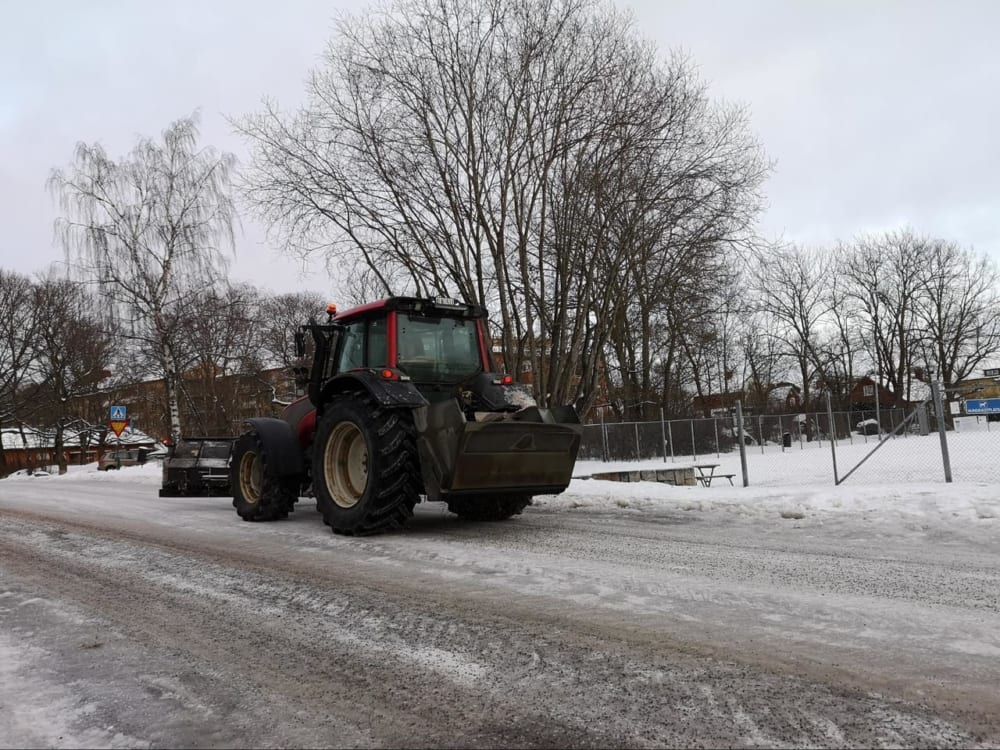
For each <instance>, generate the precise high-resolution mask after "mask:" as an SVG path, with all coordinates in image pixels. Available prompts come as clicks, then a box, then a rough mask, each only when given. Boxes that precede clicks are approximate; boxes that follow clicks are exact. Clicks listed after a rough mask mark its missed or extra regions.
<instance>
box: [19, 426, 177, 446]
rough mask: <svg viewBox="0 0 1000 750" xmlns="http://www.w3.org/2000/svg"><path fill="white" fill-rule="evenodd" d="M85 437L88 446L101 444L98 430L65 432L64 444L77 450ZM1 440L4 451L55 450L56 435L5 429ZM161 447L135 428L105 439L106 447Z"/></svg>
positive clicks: (38, 431)
mask: <svg viewBox="0 0 1000 750" xmlns="http://www.w3.org/2000/svg"><path fill="white" fill-rule="evenodd" d="M81 433H84V435H83V437H84V439H85V440H86V443H87V445H88V446H97V445H99V444H100V433H99V432H98V431H97V430H96V429H89V430H76V429H73V430H69V429H68V430H66V431H64V432H63V444H64V445H65V446H66V447H67V448H75V447H79V445H80V436H81ZM0 439H2V440H3V447H4V450H19V449H23V448H54V447H55V442H56V437H55V433H54V432H52V431H47V430H37V429H35V428H33V427H26V426H25V427H4V428H3V429H2V430H0ZM119 443H120V444H121V445H145V444H153V445H159V441H158V440H156V439H155V438H152V437H150V436H149V435H147V434H146V433H145V432H142V431H141V430H137V429H135V428H134V427H131V426H129V427H126V428H125V430H124V431H123V432H122V435H121V438H117V437H115V434H114V433H113V432H108V434H107V435H106V436H105V438H104V444H105V445H118V444H119Z"/></svg>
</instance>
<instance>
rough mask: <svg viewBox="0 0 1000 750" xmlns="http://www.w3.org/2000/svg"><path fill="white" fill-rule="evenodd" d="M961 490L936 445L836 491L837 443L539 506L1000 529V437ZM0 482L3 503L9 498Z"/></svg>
mask: <svg viewBox="0 0 1000 750" xmlns="http://www.w3.org/2000/svg"><path fill="white" fill-rule="evenodd" d="M875 444H876V441H875V439H874V438H872V439H871V440H869V441H867V442H865V440H864V439H862V438H859V439H857V440H855V442H854V443H853V444H849V443H843V442H842V443H841V444H840V445H839V446H838V448H837V461H838V466H839V469H840V475H841V476H843V475H844V474H845V473H846V472H847V471H849V470H850V469H851V468H852V467H853V466H854V465H855V464H856V463H858V462H859V461H860V460H861V459H863V458H864V457H865V455H866V454H867V453H869V452H870V451H871V449H872V448H874V447H875ZM949 446H950V447H951V457H952V472H953V476H954V478H955V479H954V481H953V482H952V483H946V482H945V481H944V472H943V468H942V464H941V452H940V442H939V440H938V437H937V436H936V435H931V436H927V437H919V436H910V437H906V438H897V439H894V440H893V439H890V440H887V441H886V442H885V444H884V445H883V447H882V448H881V449H879V450H878V451H877V452H876V453H875V454H874V455H873V456H871V457H870V458H869V459H868V460H867V461H866V462H865V463H864V464H863V465H862V466H861V467H860V468H859V469H858V470H857V471H856V472H855V473H854V474H853V475H852V476H851V477H849V478H848V479H847V480H846V481H845V482H843V483H842V484H840V485H835V484H834V481H833V468H832V458H831V452H830V445H829V442H824V443H823V444H822V446H818V445H817V444H805V445H804V446H800V445H799V444H798V443H796V444H794V445H793V446H792V448H790V449H785V451H782V450H781V448H780V447H774V446H768V447H767V448H766V449H765V450H766V452H764V453H763V454H762V453H761V449H760V448H759V447H755V448H753V449H750V450H748V453H747V463H748V476H749V481H750V484H749V486H747V487H743V486H742V471H741V466H740V457H739V454H738V453H732V454H726V453H723V454H721V455H720V456H717V455H715V454H710V455H708V456H700V457H699V458H698V461H697V463H700V464H704V463H717V464H719V466H718V468H716V469H715V473H716V474H717V475H721V474H734V475H735V476H734V479H733V482H734V484H733V485H732V486H731V485H730V484H729V481H728V480H726V479H725V478H719V477H717V478H716V479H715V481H713V483H712V485H711V487H702V486H701V485H697V486H693V487H674V486H670V485H666V484H659V483H656V482H648V481H644V482H613V481H607V480H599V479H590V478H585V477H590V476H592V475H594V474H601V473H604V472H614V471H622V470H629V469H647V470H648V469H658V468H660V469H662V468H677V467H682V466H692V465H693V464H694V463H695V462H693V461H692V460H691V459H690V457H688V458H687V459H684V458H681V457H677V458H676V459H675V461H674V462H669V461H668V462H664V461H662V460H652V461H642V462H634V461H633V462H607V463H605V462H600V461H578V462H577V464H576V468H575V470H574V472H573V473H574V477H575V478H574V479H573V481H572V483H571V484H570V486H569V488H568V489H567V490H566V492H565V493H563V494H562V495H558V496H545V497H539V498H536V499H535V504H536V505H539V506H547V507H551V508H560V509H590V510H601V509H611V510H621V509H624V508H631V509H634V510H641V511H644V512H646V513H656V512H657V511H665V512H674V511H678V510H682V511H722V512H727V513H733V514H738V515H742V516H764V517H767V516H777V517H783V518H786V519H787V518H791V519H796V518H802V517H804V516H806V515H811V516H823V515H831V514H832V515H841V516H842V515H844V514H848V515H852V516H856V517H858V518H859V519H863V520H865V521H877V522H880V523H889V524H891V523H906V524H908V525H912V524H918V525H920V524H923V525H928V524H940V523H945V524H953V523H962V524H979V525H985V526H990V525H992V524H997V525H998V528H1000V521H998V520H997V519H998V518H1000V430H997V431H993V432H991V433H988V434H987V433H969V434H965V435H955V434H949ZM67 480H71V481H72V482H73V483H74V484H76V483H77V482H79V481H84V482H88V483H89V482H95V483H100V482H114V483H117V482H128V483H134V484H136V485H144V486H149V487H151V488H152V487H158V486H159V484H160V481H161V465H160V464H159V463H158V462H151V463H149V464H147V465H146V466H142V467H128V468H123V469H121V470H119V471H109V472H101V471H97V469H96V464H89V465H87V466H70V467H69V472H68V474H67V475H65V476H64V477H58V476H54V475H52V476H30V475H27V474H26V473H25V472H19V473H18V474H16V475H14V476H11V477H8V478H7V479H6V480H4V481H6V482H56V483H59V482H65V481H67ZM2 488H3V481H0V496H2V494H3V489H2ZM75 502H76V503H77V504H82V505H84V506H85V505H86V504H87V503H89V502H100V496H99V495H97V496H92V495H88V497H87V498H77V499H76V501H75Z"/></svg>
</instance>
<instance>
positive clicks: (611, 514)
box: [0, 438, 1000, 747]
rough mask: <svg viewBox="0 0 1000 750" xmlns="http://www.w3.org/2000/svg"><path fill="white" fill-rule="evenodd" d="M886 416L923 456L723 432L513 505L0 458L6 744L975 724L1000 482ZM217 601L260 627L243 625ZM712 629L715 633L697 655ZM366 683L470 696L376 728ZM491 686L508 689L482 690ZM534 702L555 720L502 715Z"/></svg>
mask: <svg viewBox="0 0 1000 750" xmlns="http://www.w3.org/2000/svg"><path fill="white" fill-rule="evenodd" d="M921 441H923V442H921ZM896 442H897V443H900V444H903V443H905V444H906V445H907V446H908V451H907V452H905V453H899V455H894V458H893V460H894V461H896V462H899V463H900V465H901V466H902V465H903V464H902V462H903V461H904V459H906V460H907V461H909V464H907V465H908V466H910V470H912V471H914V472H916V471H919V470H922V469H925V468H927V467H926V466H923V465H922V464H924V463H927V464H932V466H931V467H930V468H931V471H929V472H928V474H929V478H928V479H927V480H925V481H917V482H909V483H899V482H890V481H877V480H874V479H873V478H872V477H870V476H868V477H866V476H865V475H864V474H862V473H861V472H858V474H857V475H855V476H854V477H852V478H851V479H850V480H848V482H847V483H845V484H843V485H841V486H839V487H836V486H834V485H833V481H832V471H830V469H829V466H828V464H827V463H826V462H828V461H829V453H828V450H829V446H828V444H825V447H826V450H825V451H820V450H815V449H813V448H812V447H809V448H806V449H798V448H797V446H796V447H795V448H793V449H792V450H790V451H786V452H785V453H780V452H779V453H776V454H770V455H765V456H760V455H759V454H758V456H757V457H756V458H755V457H754V456H753V455H751V456H750V459H749V460H750V477H751V482H752V484H751V486H750V487H742V486H740V481H739V476H740V468H739V459H738V456H733V457H729V456H723V457H721V458H713V457H711V456H710V457H708V458H707V459H706V457H699V462H704V461H706V460H707V461H708V462H713V463H714V462H718V463H720V464H721V466H720V467H719V469H718V471H719V472H725V473H734V474H736V477H737V480H736V486H730V485H729V484H728V482H727V481H725V480H717V481H716V482H714V483H713V484H712V486H711V487H702V486H693V487H673V486H668V485H662V484H658V483H654V482H636V483H622V482H611V481H602V480H596V479H586V478H583V477H585V476H588V475H591V474H594V473H599V472H603V471H609V470H614V469H616V468H635V465H634V464H628V465H615V464H603V463H600V462H580V463H579V464H578V465H577V467H576V471H575V474H576V475H578V476H579V477H580V478H577V479H574V480H573V482H572V484H571V485H570V487H569V488H568V490H567V491H566V492H565V493H563V494H562V495H559V496H547V497H539V498H536V502H535V506H536V507H535V508H530V509H528V510H527V511H526V512H525V514H524V516H523V517H521V518H520V519H518V520H516V521H513V522H511V523H508V524H494V525H489V524H478V525H477V524H463V523H460V522H457V521H456V520H455V518H454V517H453V516H451V515H450V514H448V513H447V512H446V511H445V509H444V507H443V504H440V503H437V504H425V505H422V506H420V507H418V511H417V515H416V517H415V518H414V519H413V522H412V523H411V527H410V528H409V529H408V530H406V531H404V532H402V533H398V534H387V535H384V536H380V537H372V538H360V539H355V538H349V537H337V536H334V535H332V534H330V533H329V530H328V529H326V528H325V527H324V526H323V525H322V523H321V521H320V519H319V517H318V514H317V513H316V512H315V511H314V510H312V508H311V503H310V502H309V501H303V502H302V504H301V506H300V508H299V510H298V511H297V512H296V513H294V514H293V516H292V517H291V518H289V519H288V520H287V521H282V522H279V523H274V524H248V523H241V522H239V520H238V519H237V517H236V515H235V512H234V511H233V509H232V507H231V505H230V502H229V500H228V499H227V498H220V497H214V498H198V497H193V498H163V499H161V498H158V497H157V494H156V491H157V488H158V487H159V485H160V481H161V467H160V465H159V464H157V463H151V464H149V465H146V466H142V467H126V468H123V469H121V470H119V471H111V472H98V471H97V470H96V466H95V465H93V464H91V465H89V466H83V467H79V466H75V467H70V471H69V473H68V474H67V475H65V476H62V477H60V476H55V475H51V476H28V475H26V474H23V473H22V474H19V475H17V476H12V477H9V478H7V479H4V480H0V518H3V520H4V524H3V526H2V527H0V552H3V553H4V554H3V555H0V573H2V574H3V578H2V583H0V623H2V624H3V625H4V627H3V628H0V678H2V679H0V747H6V746H11V747H12V746H20V745H34V746H80V745H87V746H95V747H96V746H105V747H115V746H136V747H137V746H144V745H147V744H149V745H163V744H166V745H171V744H173V745H178V744H180V745H184V744H193V743H195V742H196V741H197V740H198V738H200V737H204V736H212V737H215V738H216V740H215V742H214V744H216V745H219V746H222V745H225V746H233V745H237V744H239V743H247V744H248V746H257V745H259V746H263V745H273V746H281V745H293V744H295V745H303V744H304V745H310V744H320V745H322V744H326V745H336V744H338V742H339V743H341V744H349V745H365V744H367V745H381V746H386V745H388V746H393V745H394V744H399V743H402V742H403V741H404V739H405V738H406V737H408V736H409V738H410V741H411V742H417V743H418V744H421V741H423V742H422V744H430V745H434V744H442V743H444V742H445V740H444V734H434V732H436V731H437V732H444V733H447V732H458V731H463V727H466V726H469V727H472V728H474V729H475V728H476V727H480V726H482V727H494V726H497V727H502V728H500V729H496V730H494V729H490V731H496V732H498V734H496V735H489V738H488V739H485V740H484V739H482V738H481V736H480V735H479V734H476V733H475V732H473V733H470V734H469V735H462V736H463V737H465V739H466V740H467V741H468V742H469V743H470V744H475V742H476V741H478V742H479V743H480V744H486V745H490V744H494V745H495V744H500V745H502V744H527V745H532V744H536V745H537V744H560V743H559V742H556V740H555V739H553V737H552V736H549V735H547V734H544V732H547V731H549V730H550V729H551V728H552V727H563V726H570V727H572V728H573V730H574V731H579V732H580V733H581V734H579V735H571V736H560V737H561V744H563V745H573V744H586V743H587V742H590V743H591V744H637V745H638V744H643V743H644V742H645V744H646V745H647V746H648V745H656V746H664V745H690V744H692V742H694V743H695V744H697V743H698V742H700V743H701V744H714V745H732V744H740V745H749V744H753V745H757V746H782V745H785V746H803V745H812V746H830V745H834V746H859V745H860V746H873V745H878V744H885V745H895V746H914V745H934V746H972V745H976V744H987V745H988V744H990V743H991V742H993V741H994V740H995V739H996V738H997V737H1000V734H998V733H997V730H996V727H995V722H994V723H990V721H992V720H990V719H984V718H983V717H984V716H986V717H988V716H996V715H1000V710H998V711H996V712H995V711H994V710H993V708H992V707H993V706H994V704H996V706H998V707H1000V697H998V692H997V690H996V688H995V685H997V684H1000V677H998V675H1000V637H998V636H997V633H1000V630H998V629H997V617H998V604H997V598H996V597H997V594H996V592H997V590H998V589H997V587H996V569H997V568H998V567H1000V566H998V565H997V564H996V560H997V558H998V553H997V548H998V531H1000V525H998V524H1000V521H998V520H997V518H998V516H1000V492H998V491H997V486H996V485H995V484H990V483H987V482H968V481H965V482H958V481H956V483H954V484H950V485H949V484H945V483H944V482H943V481H941V479H940V478H939V477H935V476H933V475H934V474H935V473H936V471H937V470H938V469H939V467H940V463H939V458H937V461H938V463H936V464H933V462H934V460H935V456H934V455H933V451H932V448H933V447H934V446H935V445H936V444H935V443H933V442H932V441H931V440H927V439H926V438H907V439H905V441H904V440H899V441H896ZM921 446H927V448H926V451H927V452H926V453H923V454H922V451H921ZM855 447H856V448H858V449H859V453H860V450H863V448H864V444H863V443H860V444H859V445H856V446H855ZM870 447H871V443H870V444H869V448H870ZM847 448H848V446H845V447H844V448H842V451H841V455H843V454H844V453H846V452H847ZM890 448H893V449H894V446H891V445H887V446H886V447H885V450H889V449H890ZM876 458H878V454H876ZM874 460H875V459H874V458H873V459H872V461H874ZM761 461H764V462H770V463H761ZM666 465H667V466H669V465H671V464H669V463H668V464H666ZM673 465H674V466H680V465H684V462H683V461H681V460H680V459H679V458H678V460H677V461H676V462H675V463H674V464H673ZM663 466H664V463H663V462H662V461H660V462H647V463H646V464H645V465H644V468H657V467H663ZM866 466H867V464H866ZM769 467H770V468H769ZM863 468H865V467H863ZM779 469H780V471H779ZM956 473H957V472H956ZM424 602H426V606H424ZM524 623H527V624H524ZM279 626H280V627H279ZM234 631H235V632H240V633H243V634H246V636H247V637H248V638H249V637H251V635H252V634H262V635H261V637H262V638H263V637H264V636H266V638H264V641H265V643H266V646H267V648H265V649H253V648H249V647H247V648H245V649H238V650H234V649H232V648H230V645H229V644H230V638H231V633H232V632H234ZM522 631H523V632H522ZM317 634H322V635H321V636H317ZM595 634H597V635H596V636H595ZM675 642H676V643H678V644H680V645H679V646H678V647H677V649H674V648H673V646H670V645H669V644H672V643H675ZM622 644H625V645H622ZM595 648H596V649H597V651H596V652H595V651H594V649H595ZM310 649H315V650H310ZM704 649H709V650H710V653H718V654H719V657H718V660H717V661H711V660H709V661H698V662H697V663H696V664H694V666H691V667H690V668H689V667H688V666H684V664H687V662H685V661H684V660H685V659H689V658H691V654H695V653H702V651H703V650H704ZM328 654H331V655H330V656H327V655H328ZM677 654H683V655H684V656H678V655H677ZM390 657H391V658H390ZM608 665H610V666H608ZM720 665H722V666H720ZM733 665H735V666H733ZM761 665H763V666H761ZM605 666H607V670H605ZM758 667H761V668H760V669H758ZM380 669H384V670H386V671H385V672H384V673H382V672H379V673H378V675H379V678H378V679H373V680H372V685H371V686H370V687H368V688H364V687H363V686H362V688H358V689H359V690H360V691H361V692H359V693H356V694H355V693H350V691H349V690H348V691H347V692H348V693H350V694H349V699H345V703H344V706H341V709H342V710H341V713H339V714H337V715H338V716H341V717H349V716H355V715H357V716H361V717H363V718H362V719H360V720H359V721H360V723H359V724H358V725H357V726H355V725H354V724H352V723H351V722H350V721H348V720H346V719H342V720H340V723H336V722H334V724H335V726H333V728H331V726H330V722H327V721H326V720H325V717H326V716H327V714H328V713H329V712H331V711H334V709H335V708H336V705H337V704H336V700H334V699H335V698H336V696H337V694H338V693H337V690H338V688H337V687H334V688H333V689H332V690H331V688H330V685H334V686H336V685H338V684H339V683H338V682H337V681H338V680H340V681H341V682H343V683H344V684H345V685H346V684H348V683H349V680H350V679H351V678H352V676H353V675H356V674H359V673H364V672H365V670H380ZM331 670H333V672H332V673H331ZM338 670H339V671H338ZM719 670H722V671H721V672H719ZM258 673H259V674H262V675H267V678H268V680H271V679H273V680H275V682H273V683H268V684H267V685H263V684H260V683H256V682H253V680H254V675H256V674H258ZM401 675H402V676H401ZM665 675H666V676H665ZM383 684H388V685H390V686H393V688H394V689H397V686H399V687H398V689H399V690H400V691H401V692H405V693H406V694H407V695H409V696H419V695H428V696H432V697H433V696H435V695H438V694H439V691H444V693H443V695H444V697H443V698H440V700H444V702H445V703H446V704H447V705H449V706H450V707H451V709H450V710H454V709H455V707H463V706H464V707H465V708H464V709H463V710H465V711H466V713H465V714H461V715H456V716H455V717H454V722H453V723H454V726H452V725H445V724H441V722H443V721H446V719H445V718H438V719H427V720H426V722H424V723H419V722H420V721H422V720H420V719H418V718H417V717H419V716H431V714H429V713H428V711H427V707H426V706H424V707H422V706H413V707H410V708H407V709H405V710H402V711H401V712H400V713H399V716H400V717H401V718H399V724H400V726H402V727H404V729H405V731H413V732H415V733H414V734H412V735H405V734H391V733H389V730H388V729H385V727H384V726H381V725H377V726H373V725H370V724H369V723H366V722H367V720H366V719H365V718H364V717H367V716H368V715H370V711H369V710H368V709H369V708H371V707H372V706H383V704H382V703H380V702H379V701H381V700H382V696H383V693H384V688H383ZM452 684H453V685H454V687H449V685H452ZM165 686H166V687H165ZM403 686H405V690H404V689H403ZM300 691H301V694H300ZM366 691H367V692H366ZM525 691H527V692H525ZM962 691H964V692H962ZM261 692H263V693H266V695H267V696H268V697H267V700H263V701H262V700H260V699H259V694H260V693H261ZM959 694H961V695H959ZM470 695H471V696H473V697H472V698H470V697H469V696H470ZM310 696H313V697H310ZM315 696H320V697H319V698H315V701H316V702H318V704H319V705H313V703H309V701H312V700H314V697H315ZM595 696H600V700H599V701H597V702H595V700H594V697H595ZM956 696H959V697H956ZM429 700H431V702H432V703H433V699H429ZM282 701H287V703H288V705H294V706H296V707H297V708H296V710H297V711H299V713H294V714H293V713H292V712H290V711H286V710H285V709H281V710H279V709H278V708H274V707H276V706H277V707H280V706H284V705H285V703H283V702H282ZM40 702H41V703H45V704H46V705H47V706H49V710H48V712H47V713H46V714H45V716H47V717H49V718H48V719H46V720H43V719H42V718H41V717H42V713H40V712H39V711H38V709H37V704H38V703H40ZM952 703H954V704H955V705H957V706H959V709H956V710H958V711H959V714H957V715H959V716H960V715H961V712H962V711H966V712H968V713H969V714H970V715H971V716H972V717H973V719H970V720H969V722H967V723H963V722H964V719H963V720H958V719H956V718H955V716H956V714H950V713H948V711H947V710H945V709H942V708H941V707H942V706H945V707H947V706H948V705H951V704H952ZM406 705H409V704H406ZM493 705H503V706H504V707H505V708H504V710H503V711H501V712H500V714H501V715H503V716H505V717H506V716H507V715H508V712H509V714H510V715H511V716H512V717H514V718H513V719H512V720H511V721H510V722H507V721H506V718H505V720H504V721H505V723H503V724H502V725H501V724H496V723H495V718H494V719H491V718H490V717H489V716H485V718H484V716H481V715H479V714H477V713H476V710H477V709H475V707H476V706H493ZM928 705H931V706H933V709H931V708H925V707H926V706H928ZM268 706H271V707H272V708H271V709H268V708H267V707H268ZM302 706H306V707H305V708H302ZM538 706H541V708H540V709H539V708H537V707H538ZM678 706H680V707H682V708H683V710H681V711H678V710H676V709H677V707H678ZM984 706H988V708H984ZM977 707H978V708H977ZM261 710H264V711H267V710H271V713H270V714H267V713H265V714H264V716H265V718H266V719H267V721H257V720H256V719H255V720H254V721H252V722H249V721H247V720H246V717H251V716H252V717H257V716H258V715H259V714H258V713H256V712H259V711H261ZM379 710H380V711H383V714H380V716H381V719H380V720H381V721H383V722H384V723H385V725H386V726H395V725H394V724H393V722H394V721H396V714H395V713H393V711H387V709H385V708H384V707H383V708H381V709H379ZM394 710H395V709H394ZM411 710H412V712H408V711H411ZM536 710H538V711H541V713H540V714H538V716H540V717H541V718H538V717H536V714H535V713H534V712H535V711H536ZM386 711H387V713H385V712H386ZM447 715H449V716H450V715H451V714H450V713H449V714H447ZM533 717H534V718H533ZM803 717H806V718H803ZM529 719H530V720H531V721H534V722H535V724H531V723H530V721H529ZM976 721H982V722H985V723H984V724H982V726H983V727H985V728H982V729H976V724H975V722H976ZM241 722H242V723H241ZM410 722H418V724H417V727H418V728H417V729H413V730H411V729H410ZM529 724H530V725H531V726H532V727H534V729H533V730H532V731H536V730H537V731H538V732H542V733H541V734H531V735H529V736H528V738H527V739H524V738H521V737H519V736H513V735H510V734H507V732H509V731H511V727H514V728H516V727H517V726H519V725H529ZM439 725H440V726H439ZM435 727H437V729H435ZM584 727H586V729H585V728H584ZM590 727H598V728H602V727H603V728H608V727H610V728H612V729H614V731H615V732H618V731H621V732H626V734H607V735H589V734H586V732H589V731H592V730H591V729H590ZM635 727H638V729H634V731H636V732H640V734H641V736H640V734H637V735H632V734H627V732H631V731H633V728H635ZM817 727H819V728H817ZM300 731H301V734H296V733H297V732H300ZM393 731H396V730H393ZM399 731H404V730H399ZM478 731H480V730H479V729H476V732H478ZM609 731H610V730H609ZM352 732H357V733H358V734H352ZM470 732H471V730H470ZM684 732H690V733H689V734H684ZM207 733H214V734H211V735H209V734H207ZM366 733H367V734H366ZM449 736H458V735H449ZM622 737H626V738H628V740H629V741H628V742H624V741H623V740H622V739H621V738H622ZM976 737H979V738H981V739H980V741H979V742H978V743H977V742H976V741H975V738H976ZM982 738H985V739H982ZM557 739H559V738H557ZM207 744H212V743H211V742H209V743H207Z"/></svg>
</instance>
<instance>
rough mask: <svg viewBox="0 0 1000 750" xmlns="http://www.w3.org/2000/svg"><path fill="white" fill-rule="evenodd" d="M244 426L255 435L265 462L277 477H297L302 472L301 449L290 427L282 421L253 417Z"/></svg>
mask: <svg viewBox="0 0 1000 750" xmlns="http://www.w3.org/2000/svg"><path fill="white" fill-rule="evenodd" d="M246 424H247V425H248V426H249V427H250V429H252V430H253V431H254V432H255V433H256V434H257V439H258V440H259V441H260V444H261V448H262V449H263V450H264V453H265V454H266V455H267V462H268V463H269V464H271V465H272V466H274V468H275V471H276V473H277V474H278V475H279V476H297V475H301V474H302V473H303V471H304V463H303V459H302V449H301V448H300V447H299V441H298V438H297V437H296V435H295V432H294V431H293V430H292V426H291V425H290V424H288V422H286V421H284V420H283V419H272V418H271V417H255V418H254V419H248V420H246Z"/></svg>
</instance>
